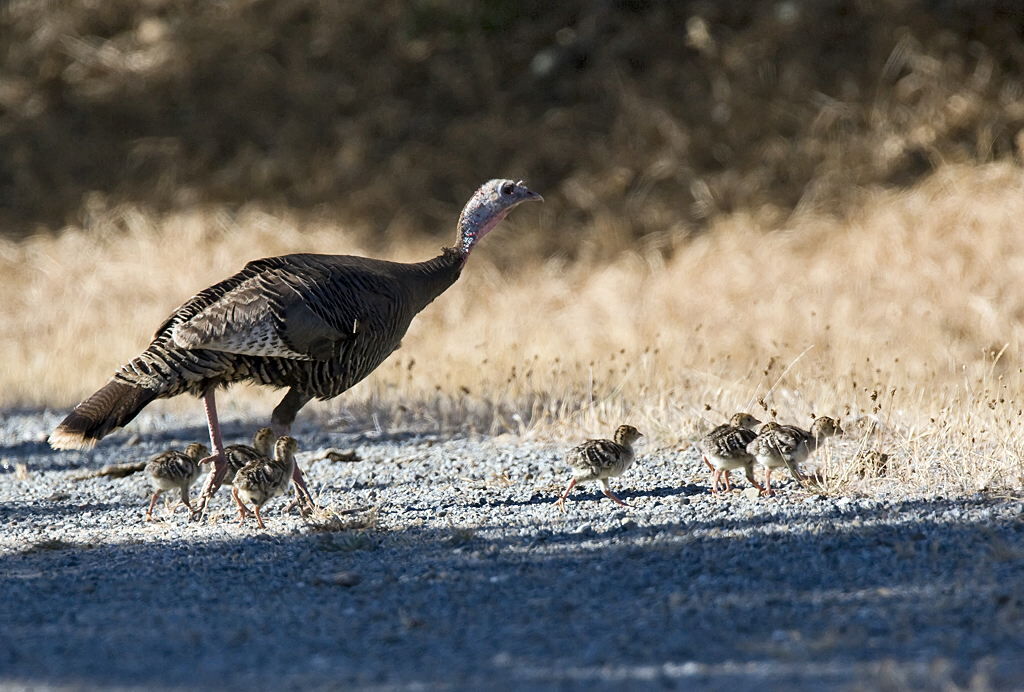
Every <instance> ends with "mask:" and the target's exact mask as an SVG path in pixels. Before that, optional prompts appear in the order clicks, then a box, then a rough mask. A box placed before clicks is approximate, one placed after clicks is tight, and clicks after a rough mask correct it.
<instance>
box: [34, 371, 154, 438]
mask: <svg viewBox="0 0 1024 692" xmlns="http://www.w3.org/2000/svg"><path fill="white" fill-rule="evenodd" d="M156 397H157V392H154V391H152V390H149V389H143V388H142V387H136V386H134V385H130V384H128V383H126V382H121V381H119V380H116V379H114V380H111V381H110V382H108V383H107V384H105V385H103V387H102V388H101V389H100V390H99V391H98V392H96V393H95V394H93V395H92V396H91V397H89V398H88V399H86V400H85V401H83V402H82V403H80V404H79V405H78V406H76V407H75V410H74V411H72V412H71V413H69V414H68V417H67V418H65V419H64V420H63V421H62V422H61V424H60V425H58V426H57V429H56V430H54V431H53V432H52V433H50V439H49V442H50V446H51V447H53V448H54V449H92V448H93V447H95V446H96V443H97V442H99V441H100V439H101V438H103V437H104V436H105V435H107V434H109V433H111V432H113V431H114V430H117V429H118V428H120V427H123V426H125V425H127V424H128V423H129V422H130V421H131V420H132V419H133V418H135V416H137V415H139V411H141V410H142V409H143V408H145V407H146V404H148V403H149V402H151V401H152V400H153V399H155V398H156Z"/></svg>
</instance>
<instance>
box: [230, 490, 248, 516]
mask: <svg viewBox="0 0 1024 692" xmlns="http://www.w3.org/2000/svg"><path fill="white" fill-rule="evenodd" d="M231 497H233V498H235V504H236V505H238V523H239V524H244V523H245V518H246V517H248V516H250V515H251V514H252V513H251V512H250V511H249V510H248V509H246V506H245V503H244V502H242V498H240V497H239V496H238V488H231Z"/></svg>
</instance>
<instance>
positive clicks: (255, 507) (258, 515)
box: [252, 505, 267, 529]
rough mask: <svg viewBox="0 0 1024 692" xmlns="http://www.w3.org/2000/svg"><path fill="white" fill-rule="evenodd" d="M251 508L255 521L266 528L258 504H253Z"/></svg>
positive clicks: (262, 527)
mask: <svg viewBox="0 0 1024 692" xmlns="http://www.w3.org/2000/svg"><path fill="white" fill-rule="evenodd" d="M252 509H253V511H254V512H256V523H257V524H259V526H260V528H261V529H266V528H267V527H266V525H265V524H264V523H263V517H261V516H260V506H259V505H253V506H252Z"/></svg>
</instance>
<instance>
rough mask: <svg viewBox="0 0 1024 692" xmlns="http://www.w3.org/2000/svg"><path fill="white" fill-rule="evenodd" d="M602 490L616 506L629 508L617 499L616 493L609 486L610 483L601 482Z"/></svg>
mask: <svg viewBox="0 0 1024 692" xmlns="http://www.w3.org/2000/svg"><path fill="white" fill-rule="evenodd" d="M601 486H602V487H601V489H602V490H603V491H604V494H605V497H608V498H610V499H611V500H612V501H613V502H614V503H615V504H618V505H622V506H623V507H629V505H627V504H626V503H625V502H623V501H622V500H620V499H619V498H618V497H616V495H615V493H613V492H612V489H611V488H610V487H609V486H608V481H601Z"/></svg>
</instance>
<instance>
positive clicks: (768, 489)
mask: <svg viewBox="0 0 1024 692" xmlns="http://www.w3.org/2000/svg"><path fill="white" fill-rule="evenodd" d="M762 493H763V494H764V496H765V497H771V496H772V495H774V494H775V493H774V491H772V470H771V469H770V468H765V470H764V490H763V491H762Z"/></svg>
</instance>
